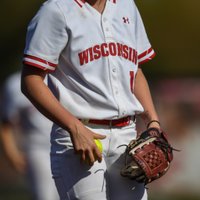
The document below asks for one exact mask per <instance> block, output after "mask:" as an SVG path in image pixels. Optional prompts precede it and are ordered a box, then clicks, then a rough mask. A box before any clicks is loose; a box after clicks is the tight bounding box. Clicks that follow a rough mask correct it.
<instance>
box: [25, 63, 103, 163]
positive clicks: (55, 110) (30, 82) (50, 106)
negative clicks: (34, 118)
mask: <svg viewBox="0 0 200 200" xmlns="http://www.w3.org/2000/svg"><path fill="white" fill-rule="evenodd" d="M45 76H46V71H44V70H41V69H39V68H36V67H33V66H29V65H24V67H23V70H22V77H21V90H22V92H23V94H24V95H25V96H26V97H27V98H28V99H29V100H30V101H31V102H32V103H33V105H34V106H35V107H36V108H37V109H38V110H39V111H40V112H41V113H42V114H44V115H45V116H46V117H47V118H49V119H50V120H52V121H53V122H54V123H56V124H58V125H59V126H61V127H62V128H63V129H65V130H67V131H68V132H69V133H70V136H71V139H72V142H73V145H74V149H75V152H77V153H79V154H80V156H81V159H82V161H86V159H89V161H90V164H93V163H94V162H95V160H98V161H101V159H102V155H101V153H100V152H99V150H98V148H97V147H96V145H95V143H94V139H95V138H96V139H103V138H104V137H105V136H102V135H99V134H96V133H93V132H91V131H90V130H89V129H87V128H86V127H85V126H84V125H83V124H82V123H81V122H80V120H78V119H77V118H76V117H74V116H73V115H72V114H71V113H70V112H69V111H68V110H67V109H66V108H64V107H63V106H62V105H61V104H60V102H59V101H58V100H57V99H56V97H55V96H54V95H53V94H52V92H51V90H50V89H49V88H48V87H47V86H46V84H45V83H44V78H45Z"/></svg>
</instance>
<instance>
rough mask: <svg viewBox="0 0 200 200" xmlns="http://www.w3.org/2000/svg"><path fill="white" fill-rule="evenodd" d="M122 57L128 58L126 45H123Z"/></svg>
mask: <svg viewBox="0 0 200 200" xmlns="http://www.w3.org/2000/svg"><path fill="white" fill-rule="evenodd" d="M123 57H124V58H125V59H128V46H126V45H123Z"/></svg>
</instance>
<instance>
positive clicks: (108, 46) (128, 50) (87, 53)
mask: <svg viewBox="0 0 200 200" xmlns="http://www.w3.org/2000/svg"><path fill="white" fill-rule="evenodd" d="M78 56H79V62H80V65H84V64H87V63H88V62H92V61H93V60H98V59H99V58H101V57H108V56H119V57H123V58H124V59H127V60H129V61H131V62H133V63H134V64H136V63H137V60H138V56H137V51H136V50H135V49H133V48H132V47H129V46H127V45H124V44H120V43H114V42H110V43H102V44H97V45H94V46H93V47H90V48H88V49H86V50H84V51H82V52H80V53H79V54H78Z"/></svg>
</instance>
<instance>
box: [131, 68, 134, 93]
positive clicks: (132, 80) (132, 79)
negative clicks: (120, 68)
mask: <svg viewBox="0 0 200 200" xmlns="http://www.w3.org/2000/svg"><path fill="white" fill-rule="evenodd" d="M130 88H131V92H132V93H133V90H134V71H130Z"/></svg>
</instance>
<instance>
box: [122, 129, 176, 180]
mask: <svg viewBox="0 0 200 200" xmlns="http://www.w3.org/2000/svg"><path fill="white" fill-rule="evenodd" d="M173 150H174V149H173V148H172V147H171V145H170V144H169V142H168V140H167V137H166V134H165V133H164V132H161V131H160V130H158V129H157V128H149V129H147V130H146V131H144V132H143V133H141V134H140V135H139V137H138V138H137V139H136V140H132V141H131V142H130V143H129V144H128V147H127V150H126V153H127V155H128V156H129V162H127V163H126V164H125V166H124V167H123V168H122V170H121V175H122V176H126V177H129V178H131V179H134V180H136V181H138V182H143V183H144V184H147V183H150V182H152V181H154V180H156V179H158V178H160V177H161V176H163V175H164V174H165V173H166V172H167V170H168V169H169V166H170V162H171V161H172V159H173Z"/></svg>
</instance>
